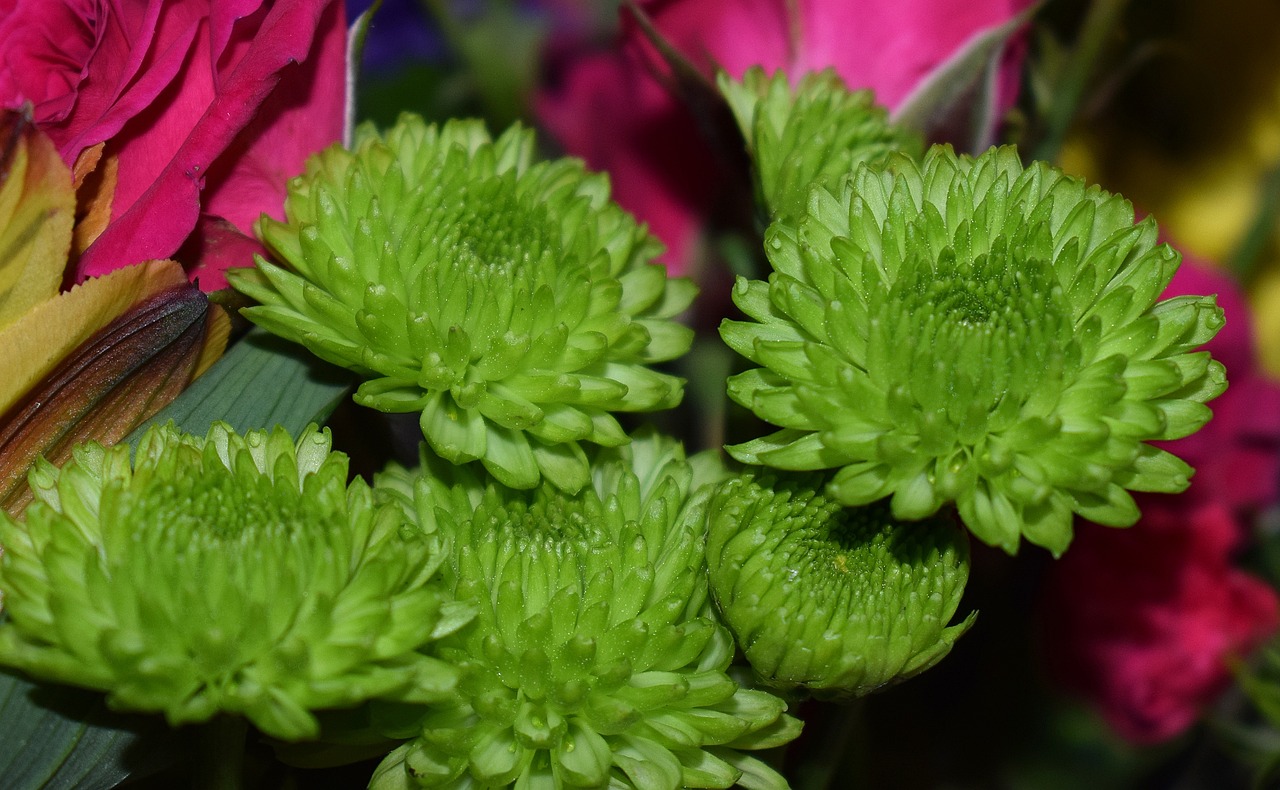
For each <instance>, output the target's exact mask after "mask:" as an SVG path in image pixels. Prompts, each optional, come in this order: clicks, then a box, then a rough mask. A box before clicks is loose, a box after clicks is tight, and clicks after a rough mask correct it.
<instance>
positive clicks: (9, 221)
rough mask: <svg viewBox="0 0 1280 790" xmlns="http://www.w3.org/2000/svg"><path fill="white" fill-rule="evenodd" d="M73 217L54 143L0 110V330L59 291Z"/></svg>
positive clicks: (66, 175) (65, 172)
mask: <svg viewBox="0 0 1280 790" xmlns="http://www.w3.org/2000/svg"><path fill="white" fill-rule="evenodd" d="M74 219H75V192H74V191H73V189H72V186H71V170H70V169H69V168H68V167H67V166H66V164H64V163H63V161H62V158H61V157H59V156H58V152H57V150H56V149H55V148H54V147H53V143H52V142H50V141H49V138H48V137H46V136H45V135H44V133H43V132H41V131H39V130H38V129H36V128H35V126H34V125H32V123H31V119H30V118H29V117H28V116H27V115H25V114H24V113H22V112H19V111H14V110H4V111H0V328H3V327H5V326H8V325H9V324H12V323H13V322H14V321H15V320H16V319H17V318H18V317H19V316H21V315H22V314H23V313H25V312H27V311H28V310H29V309H31V307H33V306H34V305H37V304H39V303H40V302H43V301H45V300H46V299H49V298H50V297H51V296H53V295H54V294H56V293H57V292H58V286H59V285H61V283H62V277H63V272H64V271H65V270H66V268H67V252H68V250H69V249H70V246H71V225H72V222H73V221H74ZM4 369H5V368H2V367H0V370H4Z"/></svg>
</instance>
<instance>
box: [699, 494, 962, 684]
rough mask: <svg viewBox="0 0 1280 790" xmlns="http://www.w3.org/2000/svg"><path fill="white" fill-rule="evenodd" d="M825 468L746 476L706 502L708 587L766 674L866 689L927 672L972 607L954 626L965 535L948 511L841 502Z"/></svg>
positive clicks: (783, 680) (771, 678)
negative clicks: (929, 513)
mask: <svg viewBox="0 0 1280 790" xmlns="http://www.w3.org/2000/svg"><path fill="white" fill-rule="evenodd" d="M825 482H826V477H825V476H822V475H804V476H796V475H791V476H788V477H783V478H779V477H776V476H774V475H761V476H756V475H746V476H743V477H740V478H737V479H734V480H731V481H729V482H728V483H726V484H724V485H722V486H721V487H720V488H719V490H717V492H716V494H715V496H714V497H713V498H712V500H711V503H710V505H709V506H708V508H707V513H708V530H707V567H708V568H709V569H710V578H711V592H712V594H713V596H714V597H715V600H716V603H717V604H718V605H719V607H720V612H721V614H722V615H723V616H724V619H725V622H727V623H728V625H729V628H730V630H732V631H733V633H734V636H735V637H736V638H737V641H738V645H739V646H740V647H741V648H742V651H743V652H744V653H745V654H746V656H747V660H748V661H750V662H751V666H752V667H753V668H754V669H755V670H756V672H757V673H758V674H759V675H760V676H761V677H762V678H764V679H765V680H766V681H768V682H769V683H771V684H773V685H776V686H780V687H784V688H794V687H802V688H805V689H808V690H809V691H812V692H814V693H816V694H819V695H822V696H861V695H863V694H867V693H869V692H872V691H875V690H876V689H879V688H881V687H883V686H886V685H888V684H891V683H896V682H898V681H902V680H906V679H907V678H910V677H914V676H915V675H918V674H919V673H921V672H923V671H925V670H926V669H928V668H929V667H931V666H933V665H934V664H936V663H937V662H939V661H941V660H942V659H943V658H944V657H945V656H946V655H947V654H948V653H950V652H951V647H952V645H954V644H955V641H956V640H957V639H959V638H960V636H961V634H963V633H964V632H965V631H967V630H968V629H969V626H970V625H972V624H973V620H974V616H975V615H976V614H977V613H976V612H975V613H973V614H971V615H969V617H968V618H966V619H965V620H964V621H963V622H961V623H959V624H958V625H953V626H950V627H948V625H947V624H948V623H949V622H950V621H951V618H952V616H953V615H954V614H955V612H956V608H957V607H958V606H959V605H960V597H961V595H962V594H963V593H964V586H965V582H966V581H967V580H968V577H969V543H968V539H967V538H966V536H965V533H964V530H963V529H961V528H960V527H959V525H958V524H956V523H955V522H954V520H953V519H952V518H950V517H947V516H934V517H932V518H930V519H926V520H924V521H921V522H919V523H914V524H902V523H900V522H897V521H895V520H894V519H893V518H892V517H891V516H890V514H889V512H888V508H887V507H885V506H884V505H883V504H881V503H877V504H874V505H868V506H866V507H860V508H845V507H842V506H841V505H840V504H839V503H838V502H836V501H835V500H833V499H831V498H829V497H827V496H826V495H825V494H823V493H822V489H823V488H824V486H825Z"/></svg>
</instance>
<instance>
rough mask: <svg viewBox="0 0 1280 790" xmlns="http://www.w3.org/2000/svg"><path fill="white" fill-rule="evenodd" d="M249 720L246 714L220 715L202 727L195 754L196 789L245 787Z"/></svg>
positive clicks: (215, 789) (235, 788) (194, 782)
mask: <svg viewBox="0 0 1280 790" xmlns="http://www.w3.org/2000/svg"><path fill="white" fill-rule="evenodd" d="M248 731H249V723H248V722H247V721H246V720H245V718H244V717H243V716H228V715H223V716H218V717H217V718H215V719H213V720H212V721H210V722H208V723H207V724H205V725H204V726H203V727H202V728H201V732H200V743H199V747H198V752H197V755H196V774H195V779H194V781H193V782H192V783H191V786H192V787H193V788H195V790H242V788H243V787H244V743H245V734H246V733H247V732H248Z"/></svg>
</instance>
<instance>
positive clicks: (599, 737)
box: [370, 436, 800, 790]
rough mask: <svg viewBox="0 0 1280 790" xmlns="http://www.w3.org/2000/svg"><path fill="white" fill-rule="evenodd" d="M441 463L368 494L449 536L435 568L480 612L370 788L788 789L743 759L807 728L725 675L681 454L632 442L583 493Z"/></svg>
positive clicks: (700, 513) (646, 441)
mask: <svg viewBox="0 0 1280 790" xmlns="http://www.w3.org/2000/svg"><path fill="white" fill-rule="evenodd" d="M426 463H427V464H428V465H430V464H431V463H432V459H426ZM441 466H443V465H442V464H440V462H439V461H438V460H437V461H435V467H436V468H435V469H433V470H432V471H430V472H428V473H426V474H422V475H420V476H417V477H416V478H415V477H414V476H411V475H410V474H408V473H404V472H398V473H389V474H386V475H384V476H383V478H382V479H380V480H379V481H378V485H380V486H383V487H384V488H385V490H387V491H388V492H390V493H393V494H394V496H396V498H397V499H399V501H401V502H403V503H404V504H405V506H406V507H407V508H410V509H411V511H412V512H414V513H416V515H417V518H418V519H419V521H420V522H421V523H422V524H423V525H424V527H425V528H426V529H427V531H434V532H437V533H438V534H440V535H441V536H442V537H444V538H445V539H447V540H449V541H450V543H451V545H452V547H453V551H452V555H451V557H450V559H449V561H448V562H447V563H446V564H445V566H444V568H443V571H442V573H443V574H444V576H445V577H446V578H447V579H448V580H449V581H450V582H451V583H452V584H453V585H454V589H455V592H456V594H457V596H458V598H459V600H471V601H476V602H477V603H478V605H479V607H480V614H479V616H478V617H477V620H476V621H475V623H474V624H473V625H471V626H470V627H468V628H467V629H466V630H463V631H460V632H458V633H457V634H455V635H454V636H451V637H449V638H447V639H445V640H444V641H442V642H440V643H439V655H440V656H441V657H442V658H444V659H445V660H447V661H450V662H453V663H456V664H457V665H458V666H459V667H460V668H461V671H462V681H461V682H460V684H459V686H458V692H457V693H456V694H455V695H453V696H452V697H451V698H450V699H449V700H447V701H444V702H441V703H437V704H434V705H432V706H431V707H430V709H429V710H428V712H427V713H426V714H425V716H424V718H423V719H422V721H421V724H420V727H419V729H418V735H417V737H416V738H415V739H414V740H413V741H411V742H409V743H407V744H406V745H404V746H403V747H401V748H400V749H398V750H397V751H396V752H393V753H392V754H391V755H390V756H389V757H388V758H387V760H386V761H384V763H383V765H382V766H381V767H380V769H379V771H378V773H377V774H376V775H375V777H374V780H373V782H372V783H371V785H370V786H371V787H373V788H377V789H378V790H385V789H386V788H405V787H413V786H421V787H437V788H462V787H507V786H510V785H512V784H514V785H515V786H516V787H548V788H552V787H554V788H561V787H605V786H608V787H619V788H644V789H645V790H648V789H650V788H672V789H674V788H678V787H722V788H727V787H730V786H732V785H733V784H734V783H735V782H742V783H744V784H746V785H747V786H750V787H785V782H784V781H783V780H782V778H781V777H780V776H778V775H777V774H776V773H774V772H773V771H772V770H771V769H769V768H768V767H766V766H765V765H764V764H763V763H761V762H760V761H759V760H757V759H755V758H753V757H750V756H748V755H746V754H744V753H742V751H740V750H749V749H763V748H768V747H771V746H776V745H779V744H782V743H785V742H787V741H789V740H791V739H792V738H794V737H795V736H796V735H797V734H798V733H799V729H800V725H799V722H798V721H797V720H795V719H793V718H791V717H789V716H787V715H786V713H785V710H786V703H784V702H783V701H782V700H781V699H779V698H777V697H775V696H773V695H772V694H769V693H767V692H764V691H757V690H750V689H746V688H743V687H741V686H740V685H739V684H738V682H737V681H735V679H734V678H733V677H731V676H730V675H729V674H727V673H726V670H727V669H728V667H729V663H730V661H731V660H732V657H733V642H732V639H731V638H730V636H729V635H728V633H727V632H726V631H725V630H724V628H723V627H722V626H720V625H719V624H718V623H717V622H716V620H715V619H714V618H713V616H712V612H711V610H710V607H709V602H708V595H707V582H706V574H705V570H704V567H703V540H704V529H705V518H706V514H705V511H704V508H705V502H706V497H705V494H703V495H694V496H692V497H691V496H690V489H691V488H693V487H694V483H695V481H694V475H693V471H692V469H691V467H690V464H689V463H687V462H686V461H685V459H684V458H683V454H682V451H681V450H680V449H679V446H678V445H677V444H675V443H674V442H672V441H670V440H665V439H660V438H657V437H654V436H643V437H637V438H636V439H635V441H634V442H633V443H632V444H631V445H630V446H629V447H625V448H618V449H617V450H604V451H601V452H600V457H598V458H597V459H596V462H595V463H594V464H593V466H592V485H590V486H588V487H586V488H584V489H583V490H582V491H581V492H580V493H578V494H576V495H569V494H565V493H564V492H562V491H559V490H557V489H555V488H553V487H551V486H548V485H543V486H540V487H539V488H537V489H535V490H534V491H530V492H517V491H511V490H509V489H504V488H502V487H501V486H499V485H496V484H494V483H493V482H486V481H484V480H481V479H477V478H476V477H475V476H473V475H472V473H471V471H470V468H469V467H457V468H452V469H442V468H439V467H441ZM455 470H456V471H455ZM411 489H412V500H411V499H410V496H411V495H410V493H409V492H410V490H411Z"/></svg>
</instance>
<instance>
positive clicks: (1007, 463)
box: [721, 148, 1226, 554]
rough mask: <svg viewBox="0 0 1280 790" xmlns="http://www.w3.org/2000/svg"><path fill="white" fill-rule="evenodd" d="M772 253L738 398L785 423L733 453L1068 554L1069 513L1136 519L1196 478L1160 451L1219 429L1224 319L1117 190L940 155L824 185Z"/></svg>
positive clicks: (1112, 520) (985, 533)
mask: <svg viewBox="0 0 1280 790" xmlns="http://www.w3.org/2000/svg"><path fill="white" fill-rule="evenodd" d="M765 246H766V252H767V254H768V255H769V259H770V261H771V263H772V264H773V268H774V270H775V273H774V274H773V275H771V277H770V279H769V282H768V284H766V283H762V282H746V281H739V282H738V284H737V285H736V286H735V289H734V301H735V302H736V303H737V305H738V306H739V307H740V308H742V310H743V312H745V313H746V314H747V315H748V316H750V317H751V318H753V319H755V321H756V322H758V323H747V322H733V321H728V322H725V324H724V325H723V326H722V327H721V335H722V336H723V337H724V339H725V342H726V343H728V344H729V345H730V346H731V347H732V348H734V349H735V350H736V351H738V352H739V353H740V354H742V355H744V356H746V357H747V358H749V359H751V360H752V361H754V362H756V363H758V364H760V365H762V366H763V367H761V368H758V369H754V370H750V371H748V372H746V373H743V374H740V375H738V376H736V377H734V378H733V379H731V380H730V384H729V394H730V396H731V397H732V398H733V399H734V400H736V401H737V402H738V403H741V404H743V405H745V406H747V407H749V408H751V409H752V410H753V411H754V412H755V413H756V414H757V415H759V416H760V417H762V418H763V419H765V420H768V421H769V422H771V423H773V424H774V425H777V426H779V427H780V428H782V429H783V430H781V431H779V432H777V433H775V434H772V435H770V436H767V437H764V438H761V439H757V440H755V441H752V442H747V443H745V444H740V445H737V446H735V447H731V448H729V450H730V452H731V453H732V454H733V455H734V456H735V457H736V458H738V459H739V460H742V461H746V462H749V463H757V464H766V465H769V466H774V467H780V468H785V469H831V468H837V469H839V471H838V472H837V473H836V475H835V477H834V478H833V480H832V482H831V484H830V486H829V490H830V493H831V494H832V495H833V496H835V497H836V498H837V499H839V500H840V501H841V502H844V503H845V504H849V505H861V504H866V503H869V502H873V501H875V500H877V499H880V498H882V497H885V496H889V495H892V497H893V498H892V503H891V504H892V509H893V515H894V517H895V518H899V519H919V518H923V517H925V516H928V515H929V514H931V513H934V512H935V511H937V510H938V508H939V507H940V506H942V505H943V504H944V503H947V502H952V501H954V502H955V503H956V504H957V505H958V507H959V510H960V516H961V518H962V519H963V520H964V522H965V524H966V525H968V527H969V528H970V529H971V530H972V531H973V532H974V534H975V535H977V536H978V537H979V538H981V539H982V540H984V541H986V542H987V543H990V544H992V545H998V546H1002V547H1004V548H1005V549H1006V550H1008V551H1010V552H1012V551H1014V550H1016V548H1017V546H1018V542H1019V535H1020V534H1022V535H1025V536H1026V537H1027V539H1028V540H1030V541H1031V542H1032V543H1036V544H1038V545H1041V546H1045V547H1046V548H1049V549H1050V550H1051V551H1053V552H1054V553H1055V554H1057V553H1060V552H1062V551H1063V550H1064V549H1065V548H1066V547H1067V544H1068V543H1069V542H1070V540H1071V521H1072V514H1073V513H1079V514H1080V515H1083V516H1085V517H1086V518H1088V519H1090V520H1092V521H1096V522H1099V523H1102V524H1108V525H1112V526H1127V525H1130V524H1132V523H1133V522H1134V521H1135V520H1137V518H1138V509H1137V507H1136V505H1135V504H1134V502H1133V499H1132V497H1130V496H1129V494H1128V491H1126V489H1128V490H1133V491H1159V492H1177V491H1181V490H1182V489H1183V488H1185V487H1186V486H1187V478H1188V475H1189V474H1190V473H1191V469H1190V467H1189V466H1187V465H1186V464H1185V463H1183V462H1182V461H1181V460H1179V459H1177V458H1176V457H1174V456H1173V455H1171V454H1169V453H1167V452H1165V451H1163V450H1160V449H1157V448H1155V447H1152V446H1151V445H1149V444H1146V442H1149V441H1151V440H1156V439H1177V438H1179V437H1182V436H1186V435H1188V434H1190V433H1193V432H1194V431H1196V430H1197V429H1199V428H1200V426H1201V425H1203V424H1204V423H1205V422H1206V421H1207V420H1208V419H1209V417H1210V411H1209V409H1208V407H1207V406H1205V405H1204V403H1205V402H1206V401H1208V400H1209V399H1211V398H1213V397H1216V396H1217V395H1218V394H1219V393H1221V392H1222V391H1223V389H1224V388H1225V386H1226V381H1225V376H1224V372H1223V369H1222V365H1220V364H1219V363H1217V362H1215V361H1213V360H1211V359H1210V358H1209V355H1208V353H1205V352H1200V353H1193V350H1194V349H1195V348H1197V347H1198V346H1200V345H1201V344H1203V343H1204V342H1206V341H1207V340H1209V339H1210V338H1211V337H1213V335H1214V334H1215V333H1216V332H1217V331H1218V329H1219V328H1220V327H1221V326H1222V324H1223V318H1222V311H1221V310H1220V309H1218V307H1217V306H1216V304H1215V302H1214V300H1213V298H1212V297H1196V296H1185V297H1178V298H1176V299H1169V300H1166V301H1163V302H1157V299H1158V298H1159V295H1160V293H1161V291H1163V290H1164V288H1165V286H1167V285H1168V283H1169V280H1170V279H1171V278H1172V277H1173V274H1174V271H1175V270H1176V269H1177V267H1178V263H1179V260H1180V258H1179V256H1178V253H1177V252H1175V251H1174V250H1172V249H1170V248H1169V247H1168V246H1167V245H1158V244H1157V243H1156V226H1155V223H1154V222H1152V221H1151V220H1149V219H1148V220H1144V221H1143V222H1140V223H1138V224H1137V225H1134V222H1133V208H1132V206H1131V205H1130V204H1129V203H1128V202H1127V201H1125V200H1124V199H1123V198H1120V197H1118V196H1115V195H1111V194H1108V193H1106V192H1103V191H1102V190H1100V189H1097V188H1096V187H1094V188H1090V187H1086V185H1085V184H1084V183H1083V182H1081V181H1079V180H1077V179H1074V178H1070V177H1068V176H1065V175H1064V174H1063V173H1061V172H1060V171H1058V170H1055V169H1054V168H1052V167H1050V166H1048V165H1045V164H1042V163H1036V164H1032V165H1031V166H1029V167H1027V168H1026V169H1024V168H1023V166H1022V164H1021V163H1020V162H1019V161H1018V157H1017V154H1016V153H1015V152H1014V151H1013V150H1011V149H993V150H991V151H988V152H987V153H985V154H983V155H982V156H979V157H977V158H976V159H971V158H969V157H957V156H956V155H955V154H954V153H953V152H952V151H951V150H950V149H949V148H934V149H932V150H931V151H930V152H929V154H928V155H927V156H926V157H925V160H924V162H923V164H919V165H918V164H916V163H915V162H913V161H911V160H909V159H907V158H905V157H899V158H895V159H893V161H892V164H891V166H889V167H888V168H887V169H885V170H877V169H872V168H868V167H862V168H860V169H859V170H858V171H857V172H856V173H855V174H854V175H852V176H851V178H850V180H849V181H848V183H847V184H846V186H845V188H844V189H843V190H842V191H841V192H840V193H839V194H838V195H833V194H831V193H829V192H827V191H826V190H823V189H815V190H814V193H813V198H812V200H811V202H810V205H809V210H808V213H807V215H806V216H805V218H804V219H803V220H802V221H801V222H800V223H798V225H791V224H788V223H776V224H775V225H774V226H773V227H771V228H770V230H769V233H768V235H767V241H766V245H765Z"/></svg>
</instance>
